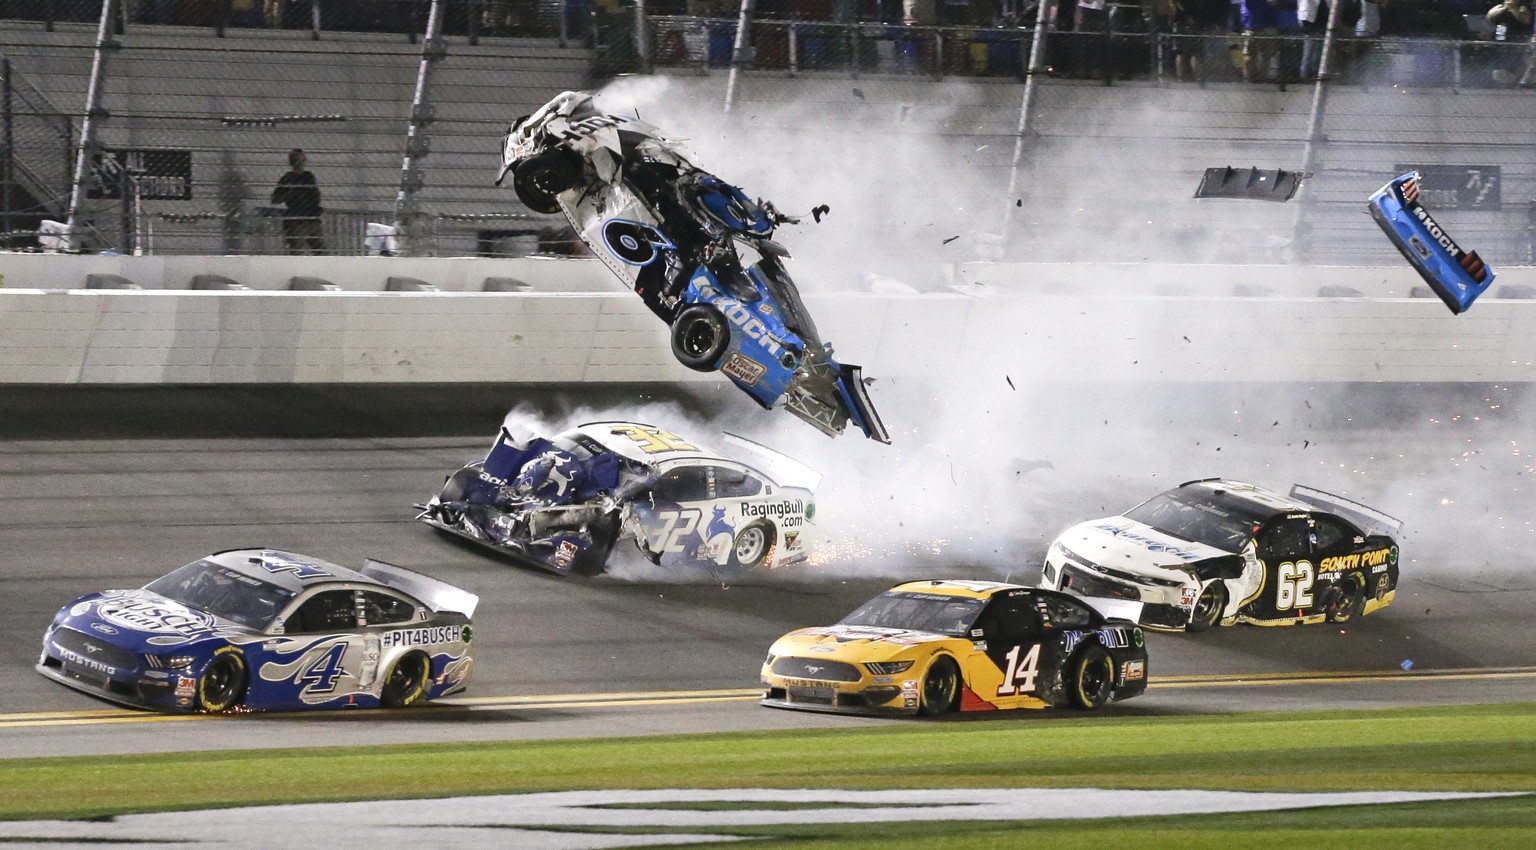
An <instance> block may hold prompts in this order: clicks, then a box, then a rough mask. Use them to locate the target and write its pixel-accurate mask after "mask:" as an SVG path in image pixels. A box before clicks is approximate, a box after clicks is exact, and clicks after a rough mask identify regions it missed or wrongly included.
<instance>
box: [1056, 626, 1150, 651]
mask: <svg viewBox="0 0 1536 850" xmlns="http://www.w3.org/2000/svg"><path fill="white" fill-rule="evenodd" d="M1130 631H1131V630H1128V629H1122V628H1110V627H1105V628H1102V629H1099V630H1098V631H1093V632H1079V631H1070V632H1067V633H1066V634H1064V635H1062V637H1063V638H1065V639H1066V648H1067V654H1068V655H1071V654H1072V653H1073V651H1075V650H1076V649H1077V647H1078V645H1080V644H1081V643H1082V642H1083V638H1086V637H1088V636H1089V635H1093V636H1094V637H1097V638H1098V639H1099V643H1100V644H1101V645H1102V646H1103V647H1104V648H1105V649H1124V648H1125V647H1128V646H1130V645H1131V641H1132V639H1133V638H1132V635H1131V634H1130V633H1129V632H1130ZM1135 634H1136V635H1137V636H1139V635H1140V634H1141V629H1136V630H1135ZM1143 640H1145V638H1143ZM1137 645H1138V646H1139V645H1140V644H1137Z"/></svg>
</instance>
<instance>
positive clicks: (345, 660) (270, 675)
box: [253, 587, 378, 707]
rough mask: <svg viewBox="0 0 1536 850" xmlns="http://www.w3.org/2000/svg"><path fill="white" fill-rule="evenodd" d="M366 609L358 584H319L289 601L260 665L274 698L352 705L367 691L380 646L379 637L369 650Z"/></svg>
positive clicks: (287, 701)
mask: <svg viewBox="0 0 1536 850" xmlns="http://www.w3.org/2000/svg"><path fill="white" fill-rule="evenodd" d="M362 610H363V609H362V601H361V599H360V596H359V591H358V589H357V588H334V587H332V588H317V589H313V590H311V591H309V592H307V593H305V594H302V595H300V596H299V597H298V598H296V599H295V600H294V601H293V602H292V603H290V605H289V608H288V610H287V611H286V612H285V613H284V615H283V616H282V617H281V618H280V620H279V623H280V624H281V629H282V631H281V633H280V636H278V637H275V638H273V639H270V640H267V641H265V642H264V643H263V647H264V649H265V650H266V653H267V654H266V657H264V658H263V660H262V663H261V664H260V666H259V667H257V668H256V670H257V675H258V676H259V677H260V678H261V680H262V682H263V683H264V684H266V685H267V686H268V688H269V689H270V692H271V694H272V699H271V700H270V702H272V703H275V704H292V703H295V702H296V703H299V704H302V705H310V706H314V705H328V704H348V703H351V702H355V700H356V697H357V696H358V695H359V694H363V693H366V692H367V691H368V689H369V686H370V685H372V683H373V680H374V679H375V678H376V677H377V674H378V670H377V668H378V647H377V636H375V637H374V643H375V646H374V647H373V650H372V652H371V653H370V652H369V651H368V647H367V645H366V644H367V641H366V640H365V635H364V629H363V627H362V625H361V624H360V622H359V616H360V614H361V612H362ZM253 690H254V689H253ZM253 707H257V706H253Z"/></svg>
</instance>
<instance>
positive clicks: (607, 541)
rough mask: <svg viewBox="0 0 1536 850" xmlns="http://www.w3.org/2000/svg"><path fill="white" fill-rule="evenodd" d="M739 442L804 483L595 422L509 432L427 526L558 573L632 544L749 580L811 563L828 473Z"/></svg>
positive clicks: (653, 431)
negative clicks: (818, 492)
mask: <svg viewBox="0 0 1536 850" xmlns="http://www.w3.org/2000/svg"><path fill="white" fill-rule="evenodd" d="M727 439H728V440H729V441H730V442H731V443H732V444H733V445H736V446H738V447H740V448H743V449H747V450H750V451H752V452H754V453H755V455H756V456H757V457H758V458H760V459H761V460H762V461H763V462H764V463H765V464H771V465H772V467H773V468H774V470H775V471H776V472H777V473H778V474H779V475H780V477H781V479H782V480H789V479H794V480H795V482H796V484H795V485H790V484H787V483H780V480H775V479H774V478H770V477H769V476H768V475H767V474H766V473H764V472H762V471H760V470H758V469H757V468H755V467H752V466H748V465H747V464H745V463H742V462H740V461H736V460H732V459H731V458H728V457H725V456H724V455H720V454H717V453H716V452H714V451H711V450H710V449H707V448H705V447H703V446H702V445H700V444H698V443H695V442H692V441H689V440H685V439H683V438H682V437H679V436H677V435H676V434H673V433H672V432H670V431H665V430H662V429H660V428H656V427H653V426H650V425H642V424H640V423H638V422H591V423H588V424H586V425H582V426H580V427H577V428H573V429H571V430H569V431H565V432H563V433H560V434H557V435H555V436H554V437H552V438H548V439H546V438H543V437H537V436H533V435H531V434H526V435H522V436H513V434H512V433H511V431H509V430H508V429H506V428H503V429H502V432H501V435H500V437H499V438H498V439H497V441H496V445H494V446H492V447H491V451H490V453H489V454H487V455H486V457H485V459H484V460H481V461H475V462H473V463H470V464H468V465H467V466H464V467H463V468H461V469H459V470H458V471H457V472H455V473H453V474H452V475H450V476H449V477H448V480H447V482H446V483H445V484H444V485H443V489H442V490H441V491H440V492H439V493H438V494H437V495H436V496H434V497H433V498H432V500H431V501H430V502H428V503H427V504H424V505H417V506H416V507H417V508H418V509H419V510H420V513H419V514H418V515H417V517H416V518H417V519H419V520H421V521H422V522H425V523H427V524H428V525H431V526H433V527H435V528H438V529H441V530H443V531H447V532H451V533H453V534H457V535H459V536H461V537H466V538H469V539H470V540H473V541H475V542H476V543H480V544H482V545H485V546H488V547H490V548H492V549H495V550H496V551H499V552H503V553H505V554H508V555H511V556H513V557H514V558H516V559H518V560H520V561H524V562H527V563H531V564H533V565H534V566H538V567H542V568H544V569H548V570H553V571H555V572H558V573H572V572H574V573H578V574H583V575H592V574H595V573H599V572H602V571H603V568H604V566H605V564H606V563H607V561H608V556H609V553H610V552H611V551H612V549H613V546H614V544H615V543H616V542H617V541H618V540H619V539H620V538H623V537H627V538H630V539H632V540H633V541H634V542H635V546H636V547H637V548H639V550H640V552H641V553H642V554H644V555H645V556H646V557H647V558H649V559H650V560H651V561H653V562H654V563H657V564H661V565H663V566H679V567H684V566H703V567H705V568H707V569H710V570H711V571H713V570H715V569H717V568H723V569H725V570H728V571H732V572H744V571H747V570H752V569H757V568H768V569H771V568H774V567H779V566H784V565H787V564H793V563H797V562H800V561H804V560H806V558H807V556H808V553H809V551H810V542H811V532H812V528H811V523H812V521H813V520H814V519H815V516H816V503H815V501H814V494H813V492H812V491H813V490H814V488H815V486H816V484H817V483H819V480H820V476H819V475H817V474H816V473H815V472H813V471H811V470H810V469H808V468H807V467H805V466H803V465H801V464H800V463H798V462H797V461H794V460H792V459H790V458H788V457H786V456H785V455H782V454H779V453H778V452H775V451H773V450H771V449H769V448H767V447H765V446H761V445H758V444H757V443H753V442H751V441H749V440H745V439H742V438H740V437H735V436H733V435H727Z"/></svg>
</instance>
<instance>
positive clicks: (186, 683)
mask: <svg viewBox="0 0 1536 850" xmlns="http://www.w3.org/2000/svg"><path fill="white" fill-rule="evenodd" d="M196 690H197V680H196V679H194V678H192V677H191V676H177V677H176V696H178V697H191V696H192V694H193V693H194V692H195V691H196Z"/></svg>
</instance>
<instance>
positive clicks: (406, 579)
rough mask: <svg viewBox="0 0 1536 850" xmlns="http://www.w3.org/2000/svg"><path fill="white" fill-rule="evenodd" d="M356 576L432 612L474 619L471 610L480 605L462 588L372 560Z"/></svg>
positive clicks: (474, 596) (364, 564) (472, 595)
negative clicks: (404, 595)
mask: <svg viewBox="0 0 1536 850" xmlns="http://www.w3.org/2000/svg"><path fill="white" fill-rule="evenodd" d="M358 572H360V573H362V574H363V575H365V576H367V577H369V578H371V579H373V580H374V581H377V582H379V583H380V584H384V585H388V586H389V587H393V588H394V589H396V590H401V591H404V592H406V593H409V594H410V595H412V596H414V597H416V598H417V599H420V600H421V601H422V602H425V603H426V605H427V607H428V608H431V609H432V610H433V611H455V612H458V613H460V614H463V615H464V616H466V617H471V618H472V617H474V616H475V606H476V605H479V604H480V597H478V596H476V595H475V594H473V593H470V592H469V591H467V590H464V589H463V588H458V587H454V586H453V585H451V584H449V583H448V582H446V581H442V580H441V579H435V578H433V577H431V576H429V575H424V574H422V573H418V572H416V571H415V570H408V569H406V568H405V567H397V566H395V565H394V564H386V563H384V562H383V561H375V560H374V559H372V558H369V559H367V560H366V561H364V562H363V566H362V569H359V570H358Z"/></svg>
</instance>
